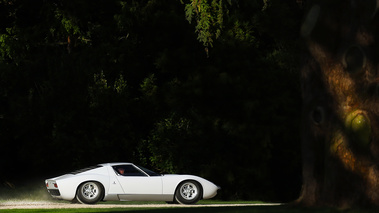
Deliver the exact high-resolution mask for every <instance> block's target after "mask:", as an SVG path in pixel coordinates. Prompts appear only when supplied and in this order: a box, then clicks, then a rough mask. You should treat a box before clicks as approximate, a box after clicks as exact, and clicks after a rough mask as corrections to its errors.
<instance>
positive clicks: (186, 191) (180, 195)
mask: <svg viewBox="0 0 379 213" xmlns="http://www.w3.org/2000/svg"><path fill="white" fill-rule="evenodd" d="M202 196H203V189H202V188H201V186H200V184H199V183H198V182H196V181H193V180H186V181H183V182H182V183H180V184H179V186H178V188H177V189H176V192H175V200H176V201H177V202H178V203H180V204H195V203H197V201H199V200H200V199H201V197H202Z"/></svg>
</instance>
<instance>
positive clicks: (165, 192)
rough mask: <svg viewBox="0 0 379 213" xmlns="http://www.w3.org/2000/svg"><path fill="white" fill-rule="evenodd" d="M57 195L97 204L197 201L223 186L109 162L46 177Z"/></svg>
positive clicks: (188, 177) (212, 195)
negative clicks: (104, 202) (53, 176)
mask: <svg viewBox="0 0 379 213" xmlns="http://www.w3.org/2000/svg"><path fill="white" fill-rule="evenodd" d="M45 184H46V188H47V190H48V192H49V193H50V195H51V196H52V197H53V198H57V199H62V200H68V201H79V202H80V203H83V204H95V203H97V202H99V201H111V200H112V201H165V202H167V203H180V204H195V203H196V202H198V201H199V200H201V199H210V198H213V197H214V196H216V195H217V191H218V190H219V189H220V188H219V187H218V186H216V185H215V184H214V183H212V182H210V181H208V180H206V179H204V178H201V177H198V176H194V175H171V174H165V175H161V174H157V173H155V172H153V171H151V170H149V169H146V168H143V167H141V166H137V165H134V164H132V163H105V164H99V165H96V166H93V167H88V168H85V169H81V170H78V171H75V172H72V173H69V174H65V175H62V176H59V177H55V178H50V179H46V180H45Z"/></svg>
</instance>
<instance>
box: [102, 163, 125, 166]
mask: <svg viewBox="0 0 379 213" xmlns="http://www.w3.org/2000/svg"><path fill="white" fill-rule="evenodd" d="M99 165H101V166H116V165H133V164H132V163H128V162H116V163H102V164H99Z"/></svg>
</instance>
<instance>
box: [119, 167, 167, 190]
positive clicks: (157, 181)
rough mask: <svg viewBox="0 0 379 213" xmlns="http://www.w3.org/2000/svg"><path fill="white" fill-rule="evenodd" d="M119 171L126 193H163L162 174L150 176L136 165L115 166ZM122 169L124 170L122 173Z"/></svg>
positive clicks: (120, 180) (121, 183)
mask: <svg viewBox="0 0 379 213" xmlns="http://www.w3.org/2000/svg"><path fill="white" fill-rule="evenodd" d="M113 168H114V169H115V171H116V173H117V179H118V181H119V182H120V185H121V187H122V189H123V190H124V193H125V194H128V195H160V194H162V178H161V176H148V175H147V174H145V173H144V172H142V171H141V170H140V169H139V168H137V167H135V166H134V165H121V166H115V167H113ZM121 170H124V171H123V172H122V173H121V172H120V171H121Z"/></svg>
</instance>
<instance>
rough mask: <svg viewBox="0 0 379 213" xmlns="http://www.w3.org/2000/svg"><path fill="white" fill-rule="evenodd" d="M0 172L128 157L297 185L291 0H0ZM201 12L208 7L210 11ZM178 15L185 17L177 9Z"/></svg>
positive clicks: (237, 179)
mask: <svg viewBox="0 0 379 213" xmlns="http://www.w3.org/2000/svg"><path fill="white" fill-rule="evenodd" d="M0 10H1V11H0V16H1V17H0V82H1V83H0V104H1V106H0V141H1V147H2V154H1V155H0V162H2V163H1V164H0V170H1V171H0V172H1V173H0V179H3V180H11V179H12V178H15V177H16V176H17V174H16V171H17V166H19V165H23V166H24V167H26V168H25V169H26V170H27V171H28V172H29V173H30V174H31V175H34V176H37V175H44V176H45V175H46V176H47V175H55V174H59V173H60V172H64V171H69V170H73V169H76V168H81V167H83V166H88V165H91V164H96V163H103V162H112V161H131V162H134V163H137V164H142V165H144V166H146V167H150V168H152V169H154V170H157V171H160V172H163V173H164V172H173V173H191V174H195V175H201V176H203V177H205V178H207V179H210V180H212V181H213V182H215V183H217V184H218V185H220V186H222V192H221V195H220V198H223V199H266V200H281V201H289V200H291V199H295V198H296V197H297V195H298V193H299V191H300V185H301V183H300V181H301V180H300V156H299V151H300V136H299V121H300V113H299V111H300V92H299V87H300V86H299V81H298V71H297V70H298V68H299V67H298V59H297V58H298V55H297V54H298V52H299V42H298V37H299V36H298V32H299V27H298V26H299V22H300V18H299V17H301V16H300V13H301V10H300V8H299V6H298V5H297V4H296V3H295V1H285V2H284V1H279V0H272V1H255V0H254V1H238V0H237V1H236V0H235V1H220V0H218V1H216V0H214V1H208V2H207V1H188V2H186V1H172V0H159V1H158V0H139V1H132V0H123V1H120V0H118V1H109V0H107V1H96V3H95V2H94V1H91V0H75V1H62V0H51V1H50V0H49V1H46V0H34V1H27V0H3V1H0ZM208 15H209V16H208ZM189 21H190V23H189Z"/></svg>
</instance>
